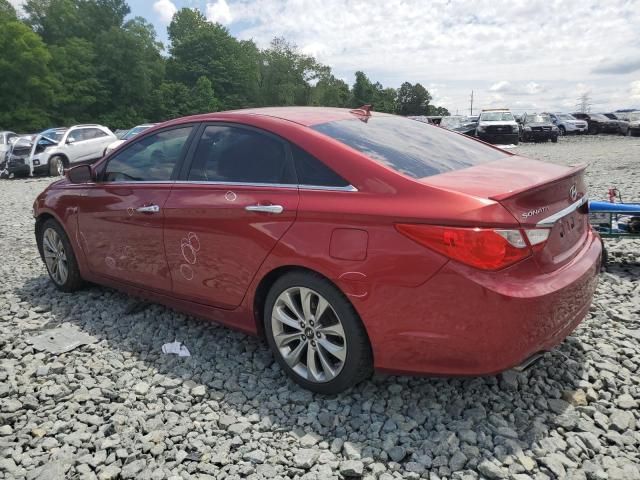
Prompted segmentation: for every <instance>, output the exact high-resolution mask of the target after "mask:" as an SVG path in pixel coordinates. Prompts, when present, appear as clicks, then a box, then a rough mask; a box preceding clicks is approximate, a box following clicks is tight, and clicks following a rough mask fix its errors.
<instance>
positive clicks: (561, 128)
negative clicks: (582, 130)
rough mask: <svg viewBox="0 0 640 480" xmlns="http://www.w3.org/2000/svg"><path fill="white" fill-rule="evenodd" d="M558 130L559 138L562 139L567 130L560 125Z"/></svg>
mask: <svg viewBox="0 0 640 480" xmlns="http://www.w3.org/2000/svg"><path fill="white" fill-rule="evenodd" d="M558 130H559V131H560V136H561V137H564V136H565V135H566V134H567V130H566V129H565V128H564V127H563V126H562V125H560V126H559V127H558Z"/></svg>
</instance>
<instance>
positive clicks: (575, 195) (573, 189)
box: [569, 183, 578, 202]
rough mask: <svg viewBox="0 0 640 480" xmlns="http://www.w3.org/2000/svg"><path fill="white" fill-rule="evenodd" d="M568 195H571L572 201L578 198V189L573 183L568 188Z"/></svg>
mask: <svg viewBox="0 0 640 480" xmlns="http://www.w3.org/2000/svg"><path fill="white" fill-rule="evenodd" d="M569 196H570V197H571V201H572V202H575V201H576V200H577V198H578V189H577V188H576V185H575V183H574V184H573V185H571V188H570V189H569Z"/></svg>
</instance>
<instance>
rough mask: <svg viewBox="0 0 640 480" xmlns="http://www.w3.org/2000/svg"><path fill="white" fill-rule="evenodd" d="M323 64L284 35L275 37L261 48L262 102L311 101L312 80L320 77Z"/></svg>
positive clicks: (303, 103)
mask: <svg viewBox="0 0 640 480" xmlns="http://www.w3.org/2000/svg"><path fill="white" fill-rule="evenodd" d="M321 70H322V67H321V66H320V65H318V64H317V62H316V61H315V59H314V58H313V57H311V56H309V55H304V54H302V53H300V52H299V51H298V49H297V47H296V46H295V45H293V44H291V43H289V42H287V41H286V40H285V39H284V38H274V39H273V40H272V41H271V45H270V46H269V48H268V49H267V50H265V51H264V52H262V61H261V62H260V98H261V103H262V105H308V104H309V103H310V97H311V88H312V87H311V84H310V82H311V81H313V80H316V79H318V77H319V76H320V71H321Z"/></svg>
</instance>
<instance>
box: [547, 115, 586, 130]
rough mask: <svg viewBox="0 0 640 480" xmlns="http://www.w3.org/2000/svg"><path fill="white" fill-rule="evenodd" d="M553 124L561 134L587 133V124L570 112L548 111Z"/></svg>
mask: <svg viewBox="0 0 640 480" xmlns="http://www.w3.org/2000/svg"><path fill="white" fill-rule="evenodd" d="M547 115H549V117H551V121H552V122H553V124H554V125H555V126H556V127H558V130H559V133H560V135H561V136H563V135H568V134H576V135H581V134H584V133H587V130H588V129H589V126H588V125H587V122H585V121H584V120H578V119H577V118H576V117H574V116H573V115H571V114H570V113H559V112H556V113H548V114H547Z"/></svg>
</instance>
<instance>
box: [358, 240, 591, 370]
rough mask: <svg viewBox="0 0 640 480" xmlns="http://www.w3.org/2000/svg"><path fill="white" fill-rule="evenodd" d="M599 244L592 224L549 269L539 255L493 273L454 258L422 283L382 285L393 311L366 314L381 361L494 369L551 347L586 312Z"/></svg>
mask: <svg viewBox="0 0 640 480" xmlns="http://www.w3.org/2000/svg"><path fill="white" fill-rule="evenodd" d="M601 252H602V244H601V241H600V239H599V237H598V236H597V235H596V234H595V233H593V232H591V231H589V234H588V235H587V239H586V241H585V243H584V245H583V247H582V249H581V251H580V252H579V253H578V255H577V256H576V257H574V259H573V260H572V261H571V262H570V263H568V264H566V265H564V266H563V267H561V268H560V269H558V270H557V271H554V272H551V273H541V272H540V270H539V269H537V267H536V266H535V262H534V260H527V261H525V262H521V264H518V265H515V266H513V267H511V268H510V269H508V271H502V272H492V273H490V272H480V271H478V270H474V269H472V268H470V267H466V266H464V265H461V264H458V263H455V262H449V263H447V264H446V265H445V266H444V267H443V268H442V269H441V270H440V271H439V272H438V273H437V274H436V275H434V276H433V277H432V278H431V279H430V280H429V281H428V282H426V283H425V284H423V285H422V286H420V287H417V288H414V289H402V290H400V289H397V290H396V291H395V292H393V291H387V292H379V293H380V294H384V295H386V298H387V299H391V300H390V303H391V305H388V306H387V307H386V308H385V309H384V310H385V313H386V314H387V315H388V317H387V318H386V319H385V318H382V317H381V316H380V312H376V314H374V315H373V317H376V316H377V319H376V321H374V322H369V321H368V320H369V318H368V317H367V315H366V313H365V314H364V315H363V318H364V319H365V323H366V324H367V329H368V332H369V336H370V338H371V340H372V344H373V349H374V358H375V366H376V368H377V369H379V370H383V371H390V372H396V373H414V374H415V373H417V374H431V375H489V374H495V373H498V372H500V371H503V370H506V369H509V368H512V367H514V366H517V365H520V364H522V363H523V362H524V361H525V360H526V359H528V358H529V357H531V356H532V355H534V354H536V353H538V352H542V351H547V350H550V349H551V348H553V347H554V346H556V345H557V344H559V343H560V342H562V341H563V340H564V338H565V337H566V336H567V335H569V334H570V333H571V332H572V331H573V330H574V329H575V328H576V327H577V326H578V324H579V323H580V322H581V321H582V320H583V319H584V317H585V316H586V315H587V313H588V311H589V307H590V305H591V300H592V297H593V293H594V291H595V287H596V284H597V277H598V272H599V268H600V261H601Z"/></svg>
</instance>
